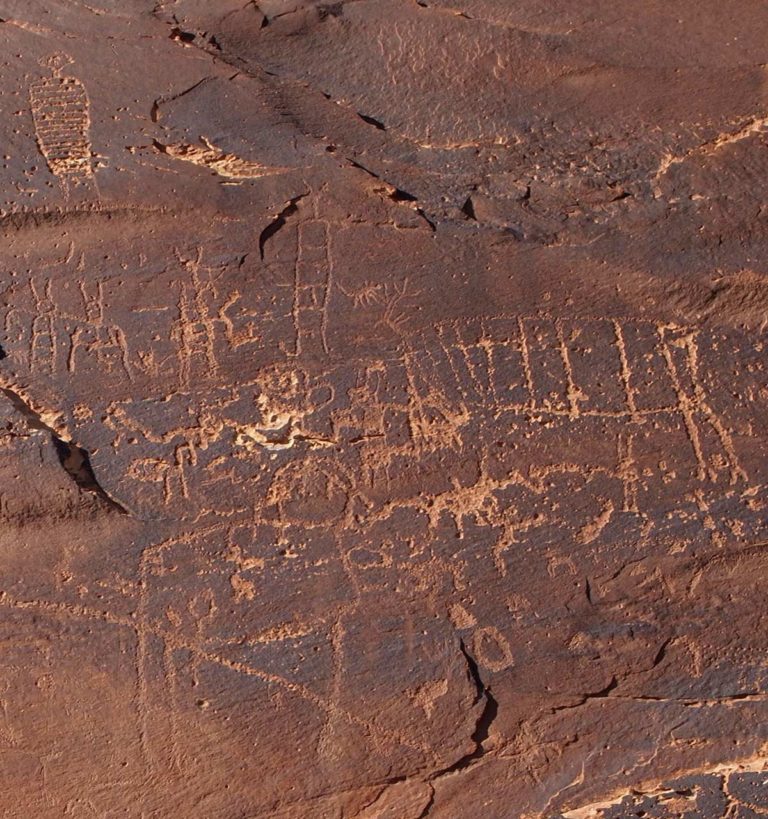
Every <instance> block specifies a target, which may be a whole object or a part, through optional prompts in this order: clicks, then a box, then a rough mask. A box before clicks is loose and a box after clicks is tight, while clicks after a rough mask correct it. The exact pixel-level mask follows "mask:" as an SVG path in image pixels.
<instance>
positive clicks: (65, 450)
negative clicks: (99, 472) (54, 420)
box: [0, 387, 130, 515]
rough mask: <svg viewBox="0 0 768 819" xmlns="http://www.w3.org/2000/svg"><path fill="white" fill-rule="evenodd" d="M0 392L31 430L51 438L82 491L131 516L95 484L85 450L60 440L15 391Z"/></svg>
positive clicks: (94, 477) (3, 388)
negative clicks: (46, 434) (44, 433)
mask: <svg viewBox="0 0 768 819" xmlns="http://www.w3.org/2000/svg"><path fill="white" fill-rule="evenodd" d="M0 392H1V393H2V394H3V395H5V397H6V398H7V399H8V400H9V401H10V402H11V404H12V405H13V407H14V409H15V410H16V411H17V412H18V413H19V414H20V415H21V416H23V418H24V419H25V420H26V422H27V424H28V425H29V427H30V428H31V429H35V430H38V431H40V432H46V433H48V434H49V435H50V436H51V441H52V442H53V446H54V448H55V449H56V454H57V455H58V457H59V462H60V463H61V466H62V468H63V469H64V471H65V472H66V473H67V474H68V475H69V477H70V478H71V479H72V480H73V481H74V482H75V484H77V486H78V487H79V488H80V489H81V490H83V491H85V492H91V493H92V494H94V495H97V496H98V497H99V498H100V500H102V501H103V502H104V503H105V504H106V506H107V507H108V508H110V509H112V510H113V511H115V512H118V513H119V514H121V515H129V514H130V512H129V511H128V510H127V509H126V508H125V507H124V506H123V505H122V504H121V503H119V502H118V501H116V500H115V499H114V498H112V497H110V495H109V494H108V493H107V492H106V490H105V489H104V488H103V487H102V486H101V484H100V483H99V482H98V480H97V479H96V475H95V474H94V471H93V467H92V466H91V459H90V455H89V453H88V451H87V450H85V449H83V448H82V447H80V446H78V445H77V444H75V443H73V442H72V441H67V440H65V439H64V438H62V437H61V436H60V435H59V434H58V433H57V432H56V430H55V429H53V427H51V426H50V425H49V424H46V423H45V421H44V420H43V418H42V416H41V415H40V413H39V412H35V410H34V409H32V407H31V406H30V405H29V404H28V403H27V402H26V401H25V400H24V399H23V398H22V397H21V396H20V395H19V394H18V393H17V392H15V391H14V390H12V389H10V388H8V387H0Z"/></svg>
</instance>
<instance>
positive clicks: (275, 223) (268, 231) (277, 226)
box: [259, 191, 310, 261]
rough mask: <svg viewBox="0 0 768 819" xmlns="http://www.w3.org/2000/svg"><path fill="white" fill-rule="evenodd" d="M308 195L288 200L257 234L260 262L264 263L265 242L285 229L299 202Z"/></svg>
mask: <svg viewBox="0 0 768 819" xmlns="http://www.w3.org/2000/svg"><path fill="white" fill-rule="evenodd" d="M309 194H310V192H309V191H306V192H305V193H300V194H299V195H298V196H294V197H293V198H292V199H289V200H288V203H287V204H286V205H285V207H284V208H283V209H282V210H281V211H280V212H279V213H277V215H276V216H275V217H274V219H273V220H272V221H271V222H270V223H269V224H268V225H267V226H266V227H265V228H264V230H262V231H261V233H260V234H259V256H260V257H261V260H262V261H264V249H265V247H266V246H267V242H268V241H269V240H270V239H271V238H272V237H273V236H275V234H277V233H278V232H279V231H280V230H281V228H283V227H285V225H286V223H287V222H288V219H289V218H290V217H291V216H293V215H294V214H295V213H296V212H297V211H298V209H299V202H300V201H301V200H302V199H305V198H306V197H307V196H309Z"/></svg>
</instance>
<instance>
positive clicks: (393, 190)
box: [347, 159, 437, 233]
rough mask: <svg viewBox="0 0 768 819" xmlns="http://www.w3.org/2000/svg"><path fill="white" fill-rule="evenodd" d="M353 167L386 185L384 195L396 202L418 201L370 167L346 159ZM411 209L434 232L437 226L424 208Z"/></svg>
mask: <svg viewBox="0 0 768 819" xmlns="http://www.w3.org/2000/svg"><path fill="white" fill-rule="evenodd" d="M347 161H348V162H349V164H350V165H352V167H353V168H357V169H358V170H360V171H363V173H366V174H368V176H371V177H373V178H374V179H378V180H379V182H382V183H383V184H384V185H386V186H387V191H386V197H387V198H388V199H391V200H392V201H393V202H397V203H398V204H400V203H403V202H418V201H419V198H418V196H414V195H413V194H412V193H408V191H404V190H403V189H402V188H398V187H397V186H396V185H393V184H392V183H391V182H388V181H387V180H386V179H384V178H383V177H382V176H380V175H379V174H377V173H375V172H374V171H372V170H370V168H366V167H365V165H361V164H360V163H359V162H357V161H355V160H354V159H348V160H347ZM413 211H414V212H415V213H417V214H418V215H419V216H420V217H421V218H422V219H423V220H424V221H425V222H426V223H427V224H428V225H429V228H430V230H431V231H432V232H433V233H434V232H435V231H436V230H437V226H436V225H435V223H434V222H433V221H432V220H431V219H430V218H429V217H428V216H427V215H426V213H425V212H424V209H423V208H421V207H413Z"/></svg>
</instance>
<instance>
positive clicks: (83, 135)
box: [29, 54, 94, 194]
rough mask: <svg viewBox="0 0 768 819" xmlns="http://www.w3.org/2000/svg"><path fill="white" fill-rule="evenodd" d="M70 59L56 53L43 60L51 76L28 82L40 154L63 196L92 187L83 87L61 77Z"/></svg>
mask: <svg viewBox="0 0 768 819" xmlns="http://www.w3.org/2000/svg"><path fill="white" fill-rule="evenodd" d="M71 62H72V60H71V59H70V58H69V57H67V56H66V55H63V54H56V55H54V56H53V57H50V58H48V59H47V60H46V61H45V63H44V64H45V65H47V66H48V67H49V68H50V69H51V76H49V77H44V78H42V79H39V80H37V81H35V82H33V83H32V85H31V86H30V88H29V101H30V106H31V108H32V119H33V122H34V126H35V135H36V138H37V144H38V147H39V148H40V152H41V153H42V155H43V156H44V157H45V161H46V163H47V164H48V168H49V169H50V171H51V173H52V174H54V176H56V177H57V178H58V179H59V181H60V182H61V185H62V187H63V189H64V192H65V193H66V194H69V193H70V191H71V190H72V189H73V188H75V187H78V186H86V187H88V186H92V185H93V184H94V173H93V162H92V152H91V140H90V126H91V117H90V111H89V106H90V103H89V100H88V94H87V92H86V90H85V86H84V85H83V84H82V82H80V80H78V79H77V78H75V77H67V76H63V74H62V72H63V70H64V67H65V66H66V65H68V64H69V63H71Z"/></svg>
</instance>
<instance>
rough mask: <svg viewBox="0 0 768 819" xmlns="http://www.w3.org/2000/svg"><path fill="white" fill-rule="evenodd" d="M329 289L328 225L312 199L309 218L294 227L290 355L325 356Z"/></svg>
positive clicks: (330, 256) (331, 285)
mask: <svg viewBox="0 0 768 819" xmlns="http://www.w3.org/2000/svg"><path fill="white" fill-rule="evenodd" d="M332 287H333V257H332V249H331V226H330V223H329V222H328V221H326V220H325V219H323V218H321V216H320V214H319V205H318V202H317V200H315V201H314V202H313V205H312V216H311V217H310V218H309V219H302V220H301V221H299V222H298V224H297V226H296V262H295V265H294V269H293V303H292V308H291V317H292V320H293V328H294V334H295V335H294V338H295V341H294V348H293V351H292V354H293V355H295V356H300V355H310V356H316V355H327V354H328V304H329V301H330V298H331V292H332Z"/></svg>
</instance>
